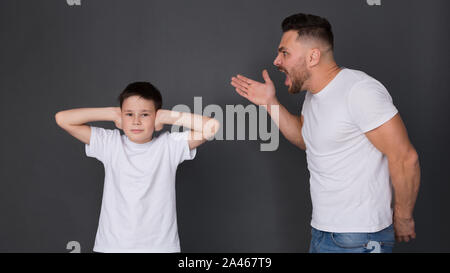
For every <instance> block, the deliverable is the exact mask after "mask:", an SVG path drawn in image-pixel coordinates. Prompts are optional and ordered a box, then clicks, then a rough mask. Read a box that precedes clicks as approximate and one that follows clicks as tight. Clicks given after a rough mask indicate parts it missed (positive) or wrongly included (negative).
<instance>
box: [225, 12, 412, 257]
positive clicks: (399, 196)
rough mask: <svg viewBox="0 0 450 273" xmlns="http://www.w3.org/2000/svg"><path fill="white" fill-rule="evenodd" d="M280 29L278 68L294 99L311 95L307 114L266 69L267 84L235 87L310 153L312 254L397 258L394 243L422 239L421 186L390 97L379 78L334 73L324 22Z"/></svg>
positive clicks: (236, 83)
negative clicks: (279, 91)
mask: <svg viewBox="0 0 450 273" xmlns="http://www.w3.org/2000/svg"><path fill="white" fill-rule="evenodd" d="M282 29H283V36H282V38H281V42H280V45H279V48H278V55H277V57H276V59H275V61H274V65H275V66H276V67H277V68H278V69H279V70H280V71H282V72H284V73H285V74H286V80H285V85H286V86H288V87H289V92H290V93H292V94H295V93H298V92H300V91H304V90H306V91H307V93H306V95H305V101H304V103H303V108H302V113H301V115H300V116H296V115H292V114H290V113H289V112H288V111H287V109H286V108H285V107H283V106H282V105H281V104H280V103H279V102H278V100H277V98H276V94H275V87H274V84H273V83H272V81H271V79H270V78H269V75H268V73H267V71H266V70H264V71H263V73H262V74H263V78H264V83H260V82H257V81H254V80H251V79H249V78H247V77H244V76H242V75H237V76H236V77H232V79H231V85H232V86H233V87H235V89H236V92H237V93H239V94H240V95H241V96H243V97H245V98H247V99H248V100H249V101H251V102H253V103H255V104H257V105H261V106H263V107H266V109H267V111H268V112H269V114H270V115H271V117H272V118H273V119H274V121H275V122H276V123H277V125H278V127H279V128H280V130H281V132H282V134H283V135H284V136H285V137H286V138H287V139H288V140H289V141H290V142H291V143H293V144H294V145H296V146H297V147H299V148H301V149H303V150H305V151H306V156H307V163H308V169H309V172H310V189H311V200H312V204H313V213H312V220H311V226H312V239H311V245H310V250H309V251H310V252H392V248H393V245H394V242H395V238H394V235H395V237H396V239H397V241H400V242H401V241H406V242H408V241H409V240H410V239H414V238H415V237H416V234H415V228H414V219H413V209H414V204H415V201H416V198H417V194H418V189H419V183H420V167H419V161H418V155H417V152H416V151H415V149H414V147H413V146H412V144H411V143H410V141H409V139H408V135H407V132H406V128H405V126H404V124H403V122H402V119H401V118H400V115H399V113H398V111H397V109H396V107H395V106H394V105H393V103H392V98H391V96H390V95H389V93H388V91H387V90H386V88H385V87H384V86H383V85H382V84H381V83H380V82H378V81H377V80H375V79H374V78H372V77H370V76H368V75H367V74H365V73H364V72H361V71H357V70H352V69H347V68H341V67H339V66H338V65H337V64H336V62H335V60H334V57H333V33H332V30H331V25H330V23H329V22H328V21H327V20H326V19H325V18H321V17H318V16H314V15H309V14H295V15H292V16H290V17H287V18H286V19H284V21H283V23H282ZM273 106H278V108H277V107H273ZM272 109H278V111H272ZM391 181H392V186H393V188H394V200H395V202H394V206H393V209H392V208H391V199H392V198H391V197H392V196H391V183H390V182H391Z"/></svg>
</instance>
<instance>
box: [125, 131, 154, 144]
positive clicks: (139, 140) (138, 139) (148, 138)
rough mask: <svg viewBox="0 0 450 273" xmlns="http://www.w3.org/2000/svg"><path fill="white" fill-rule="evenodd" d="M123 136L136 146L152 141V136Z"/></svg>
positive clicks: (128, 134) (127, 134)
mask: <svg viewBox="0 0 450 273" xmlns="http://www.w3.org/2000/svg"><path fill="white" fill-rule="evenodd" d="M125 135H126V136H127V137H128V139H129V140H131V141H132V142H134V143H138V144H143V143H146V142H149V141H151V140H152V136H151V135H145V136H144V135H141V136H139V135H136V134H133V133H125Z"/></svg>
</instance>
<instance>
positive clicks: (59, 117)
mask: <svg viewBox="0 0 450 273" xmlns="http://www.w3.org/2000/svg"><path fill="white" fill-rule="evenodd" d="M63 116H64V113H63V112H62V111H60V112H58V113H56V114H55V121H56V124H58V126H59V127H61V128H63V127H64V117H63Z"/></svg>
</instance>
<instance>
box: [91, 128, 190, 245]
mask: <svg viewBox="0 0 450 273" xmlns="http://www.w3.org/2000/svg"><path fill="white" fill-rule="evenodd" d="M188 133H189V132H182V133H177V132H175V133H168V132H165V133H162V134H161V135H160V136H158V137H156V138H153V139H152V140H151V141H150V142H147V143H144V144H138V143H134V142H132V141H130V140H129V139H128V137H127V136H126V135H122V136H121V135H120V131H119V130H117V129H116V130H107V129H103V128H98V127H92V126H91V138H90V143H89V144H86V155H87V156H89V157H95V158H97V159H98V160H100V161H101V162H102V163H103V165H104V167H105V181H104V189H103V200H102V205H101V212H100V219H99V225H98V230H97V235H96V238H95V246H94V251H96V252H180V242H179V237H178V228H177V217H176V202H175V201H176V199H175V197H176V196H175V175H176V170H177V166H178V164H180V163H181V162H183V161H184V160H190V159H193V158H194V157H195V154H196V149H193V150H190V149H189V145H188V141H187V137H188Z"/></svg>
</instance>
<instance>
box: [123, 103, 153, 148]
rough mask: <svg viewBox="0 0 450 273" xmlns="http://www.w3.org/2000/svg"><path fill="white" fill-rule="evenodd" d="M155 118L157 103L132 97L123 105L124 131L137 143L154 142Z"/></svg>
mask: <svg viewBox="0 0 450 273" xmlns="http://www.w3.org/2000/svg"><path fill="white" fill-rule="evenodd" d="M155 117H156V109H155V103H154V102H153V101H151V100H147V99H144V98H142V97H139V96H131V97H128V98H126V99H125V100H124V101H123V103H122V130H123V131H124V133H125V135H126V136H127V137H128V138H129V139H130V140H131V141H133V142H135V143H140V144H142V143H146V142H149V141H150V140H152V136H153V131H154V130H155Z"/></svg>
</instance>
